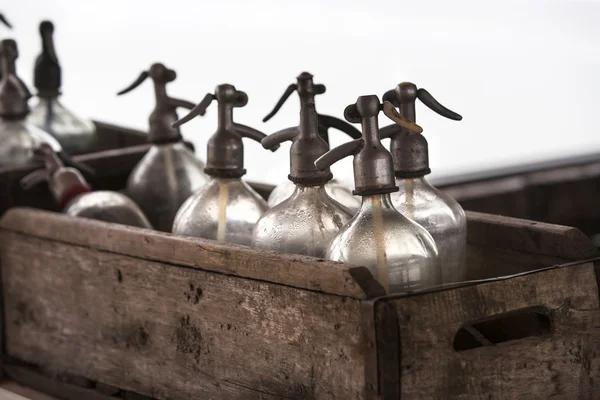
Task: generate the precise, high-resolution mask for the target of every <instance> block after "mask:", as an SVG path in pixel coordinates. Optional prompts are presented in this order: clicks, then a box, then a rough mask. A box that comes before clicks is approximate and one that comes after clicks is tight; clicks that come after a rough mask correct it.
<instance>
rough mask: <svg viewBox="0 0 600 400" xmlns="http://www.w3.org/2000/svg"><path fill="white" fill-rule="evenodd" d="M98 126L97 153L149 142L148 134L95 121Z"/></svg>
mask: <svg viewBox="0 0 600 400" xmlns="http://www.w3.org/2000/svg"><path fill="white" fill-rule="evenodd" d="M93 122H94V125H95V126H96V135H97V138H98V140H97V142H96V149H95V151H102V150H109V149H119V148H122V147H128V146H135V145H140V144H145V143H147V142H148V134H147V133H146V132H142V131H139V130H136V129H130V128H125V127H122V126H117V125H113V124H108V123H106V122H101V121H93Z"/></svg>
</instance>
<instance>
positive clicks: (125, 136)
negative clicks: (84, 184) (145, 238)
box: [0, 121, 149, 215]
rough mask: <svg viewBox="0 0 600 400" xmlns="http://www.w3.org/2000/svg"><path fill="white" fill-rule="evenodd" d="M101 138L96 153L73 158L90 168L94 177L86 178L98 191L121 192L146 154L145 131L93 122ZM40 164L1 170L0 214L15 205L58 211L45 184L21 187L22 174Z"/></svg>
mask: <svg viewBox="0 0 600 400" xmlns="http://www.w3.org/2000/svg"><path fill="white" fill-rule="evenodd" d="M94 124H95V125H96V130H97V133H98V137H99V138H100V140H99V142H98V146H97V148H96V150H97V151H95V152H93V153H89V154H82V155H78V156H74V157H73V158H74V159H75V160H77V161H79V162H81V163H83V164H86V165H88V166H90V167H91V168H93V169H94V170H95V172H96V174H95V176H94V177H89V176H86V179H88V181H89V183H90V184H91V185H92V187H93V188H94V189H97V190H120V189H122V188H123V187H125V182H126V181H127V177H128V176H129V173H130V172H131V170H132V169H133V167H134V166H135V165H136V164H137V163H138V162H139V161H140V160H141V158H142V157H143V156H144V154H146V151H148V148H149V145H148V144H146V142H147V135H146V134H145V133H144V132H140V131H136V130H133V129H127V128H123V127H117V126H114V125H110V124H106V123H102V122H96V121H94ZM41 167H42V164H33V163H32V164H29V165H23V166H19V167H4V168H0V215H2V214H3V213H4V211H6V210H7V209H9V208H10V207H14V206H27V207H35V208H40V209H45V210H51V211H59V210H58V205H57V204H56V202H55V201H54V200H53V199H52V196H51V194H50V192H49V190H48V187H47V185H38V186H36V187H34V188H32V189H31V190H29V191H24V190H23V189H22V188H21V185H20V180H21V178H23V177H24V176H25V175H27V174H29V173H30V172H32V171H34V170H35V169H37V168H41Z"/></svg>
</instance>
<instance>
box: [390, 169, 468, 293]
mask: <svg viewBox="0 0 600 400" xmlns="http://www.w3.org/2000/svg"><path fill="white" fill-rule="evenodd" d="M396 184H397V185H398V187H399V188H400V191H399V192H396V193H392V195H391V197H392V204H393V205H394V207H396V209H397V210H398V211H400V212H401V213H402V214H403V215H404V216H405V217H407V218H410V219H412V220H413V221H415V222H416V223H418V224H419V225H421V226H422V227H423V228H425V229H427V231H428V232H429V233H430V234H431V236H432V237H433V239H434V240H435V244H436V246H437V248H438V252H439V254H440V264H441V268H442V281H443V282H444V283H451V282H461V281H464V280H466V279H467V277H466V273H467V265H466V262H467V260H466V257H467V218H466V216H465V212H464V210H463V209H462V207H461V206H460V205H459V204H458V202H457V201H456V200H454V199H453V198H452V197H450V196H448V195H447V194H445V193H444V192H442V191H440V190H438V189H436V188H434V187H433V186H431V185H430V184H429V182H427V180H426V179H425V178H417V179H398V180H397V181H396Z"/></svg>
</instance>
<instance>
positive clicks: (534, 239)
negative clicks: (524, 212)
mask: <svg viewBox="0 0 600 400" xmlns="http://www.w3.org/2000/svg"><path fill="white" fill-rule="evenodd" d="M466 214H467V235H468V239H467V241H468V243H469V244H474V245H478V246H488V247H494V248H501V249H506V250H515V251H519V252H523V253H531V254H540V255H545V256H554V257H560V258H563V259H565V260H584V259H588V258H593V257H596V256H598V254H599V253H598V249H596V248H595V247H594V245H593V243H592V242H591V241H590V239H589V238H588V237H587V236H585V235H584V234H583V233H582V232H581V231H580V230H579V229H577V228H572V227H568V226H561V225H553V224H546V223H542V222H536V221H529V220H524V219H518V218H510V217H505V216H500V215H491V214H483V213H477V212H473V211H467V213H466Z"/></svg>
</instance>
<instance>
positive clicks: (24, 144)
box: [0, 118, 61, 167]
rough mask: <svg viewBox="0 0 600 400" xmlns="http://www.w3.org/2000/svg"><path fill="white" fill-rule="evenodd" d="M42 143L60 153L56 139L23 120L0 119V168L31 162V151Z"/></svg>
mask: <svg viewBox="0 0 600 400" xmlns="http://www.w3.org/2000/svg"><path fill="white" fill-rule="evenodd" d="M42 143H47V144H49V145H50V147H52V150H54V151H55V152H60V151H61V146H60V144H59V143H58V142H57V141H56V139H54V138H53V137H52V136H51V135H49V134H48V133H46V132H44V131H42V130H41V129H39V128H37V127H35V126H33V125H31V124H28V123H27V122H26V120H25V119H20V120H14V121H13V120H6V119H1V118H0V167H7V166H11V165H12V166H15V165H22V164H27V163H29V162H32V161H33V158H34V156H33V151H34V150H35V149H36V148H37V147H38V146H39V145H40V144H42Z"/></svg>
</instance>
